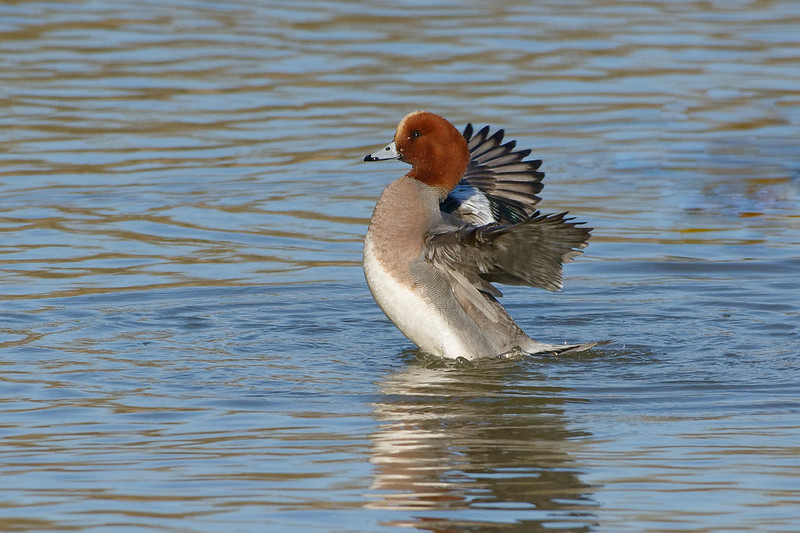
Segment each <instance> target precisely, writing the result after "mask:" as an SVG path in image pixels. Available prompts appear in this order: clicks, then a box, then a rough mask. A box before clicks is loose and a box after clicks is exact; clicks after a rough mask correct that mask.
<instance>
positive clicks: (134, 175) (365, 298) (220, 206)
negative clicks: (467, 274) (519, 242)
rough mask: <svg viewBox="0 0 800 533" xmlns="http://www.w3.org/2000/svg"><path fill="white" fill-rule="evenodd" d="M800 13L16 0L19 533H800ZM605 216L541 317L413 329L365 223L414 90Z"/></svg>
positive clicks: (680, 5) (12, 370)
mask: <svg viewBox="0 0 800 533" xmlns="http://www.w3.org/2000/svg"><path fill="white" fill-rule="evenodd" d="M798 25H800V7H799V6H797V5H795V3H794V2H790V1H775V2H760V3H751V2H725V3H722V2H706V3H696V2H657V1H655V2H646V3H640V4H631V3H624V2H604V3H596V2H581V1H578V2H572V3H563V2H537V3H536V5H529V3H526V2H515V1H509V2H502V3H485V2H484V3H480V2H466V3H456V2H450V3H446V2H442V3H438V4H436V5H428V3H424V2H399V3H398V2H391V3H389V2H324V1H320V2H295V3H292V4H291V5H290V4H286V3H273V2H264V3H262V2H253V1H250V0H241V1H237V2H227V3H224V4H222V3H214V2H200V1H198V2H174V3H163V2H161V3H156V2H136V3H131V2H116V3H113V4H108V3H102V2H90V1H89V2H79V1H75V2H61V3H49V2H36V1H34V2H23V3H16V4H8V5H3V6H0V106H2V109H3V110H4V112H2V113H0V365H2V372H0V502H1V503H0V529H8V530H32V531H33V530H35V531H42V530H67V529H69V530H103V531H105V530H117V529H120V530H164V531H167V530H168V531H219V530H225V531H231V530H233V531H252V530H270V531H272V530H274V531H336V532H344V531H347V532H356V531H358V532H361V531H363V532H374V531H394V530H401V529H403V530H414V529H416V530H422V531H540V530H547V531H550V530H562V531H585V532H590V531H591V532H594V531H598V532H620V531H636V532H639V531H758V532H762V531H786V532H789V531H795V530H796V529H797V523H798V516H800V481H799V480H800V444H798V443H800V362H799V360H800V357H799V356H800V350H798V340H799V339H800V303H799V302H800V253H798V250H800V248H799V247H798V245H800V215H799V214H798V213H800V159H798V154H799V153H800V140H799V139H800V92H798V90H797V87H798V86H800V74H799V73H800V46H798V45H800V37H798V35H799V34H798V33H797V32H796V28H797V27H798ZM418 108H425V109H430V110H433V111H436V112H438V113H440V114H443V115H444V116H446V117H448V118H449V119H450V120H451V121H452V122H453V123H454V124H456V125H457V126H458V127H462V126H463V125H464V124H466V123H467V122H472V123H473V124H476V125H483V124H487V123H488V124H491V125H492V126H494V127H498V128H499V127H502V128H505V130H506V132H507V137H508V138H510V139H516V140H517V141H518V145H519V146H520V147H523V148H526V147H530V148H532V149H533V150H534V155H535V156H536V157H540V158H542V159H543V160H544V166H543V170H544V171H545V172H546V173H547V177H546V178H545V183H546V187H545V189H544V191H543V201H542V203H541V204H540V206H541V208H542V209H543V210H545V211H547V212H560V211H563V210H570V211H571V212H572V213H573V214H575V215H576V216H577V217H579V219H581V220H585V221H587V222H588V224H589V225H590V226H592V227H594V228H595V230H594V235H593V238H592V241H591V244H590V246H589V247H588V248H587V249H586V251H585V253H584V255H582V256H581V257H580V258H579V259H578V260H577V261H576V262H575V263H571V264H569V265H567V267H566V269H565V289H564V290H563V291H562V292H561V293H557V294H552V293H547V292H545V291H538V290H533V289H527V288H520V287H504V288H503V291H504V293H505V297H504V298H503V303H504V305H506V307H507V308H508V309H509V311H510V313H511V314H512V315H513V316H514V317H515V318H516V319H517V320H518V322H519V323H520V324H521V325H522V326H523V327H524V328H525V329H526V331H528V332H529V333H530V334H531V335H532V336H534V337H535V338H536V339H539V340H542V341H546V342H556V343H558V342H583V341H599V340H610V343H609V344H607V345H605V346H603V347H601V348H598V349H595V350H593V351H591V352H589V353H584V354H573V355H568V356H561V357H531V358H521V359H511V360H500V361H479V362H475V363H464V362H447V361H442V360H438V359H435V358H432V357H430V356H428V355H425V354H423V353H420V352H418V351H416V350H414V348H413V346H412V345H411V344H410V343H409V342H408V341H407V340H406V339H405V338H404V337H403V336H402V335H401V334H400V333H399V331H398V330H397V329H396V328H395V327H394V326H393V325H392V324H391V323H390V322H388V321H387V320H386V319H385V318H384V316H383V315H382V313H381V312H380V310H379V309H378V308H377V306H376V305H375V303H374V302H373V300H372V298H371V296H370V295H369V292H368V290H367V287H366V284H365V282H364V280H363V274H362V271H361V246H362V239H363V235H364V232H365V231H366V225H367V223H368V220H369V216H370V214H371V210H372V207H373V205H374V202H375V200H376V198H377V196H378V194H380V191H381V190H382V189H383V187H385V186H386V185H387V184H388V183H389V182H390V181H391V180H392V179H395V178H396V177H399V176H400V175H402V173H403V172H405V170H406V168H407V167H405V166H404V165H403V164H402V163H399V162H388V163H384V164H366V163H363V162H362V158H363V156H364V154H366V153H369V152H371V151H373V150H374V149H376V148H377V147H380V146H383V145H384V144H385V143H386V142H388V141H389V140H390V139H391V136H392V134H393V131H394V128H395V125H396V123H397V122H398V120H399V119H400V118H402V116H404V115H405V114H406V113H407V112H408V111H410V110H413V109H418Z"/></svg>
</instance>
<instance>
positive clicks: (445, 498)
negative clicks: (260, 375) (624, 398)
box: [368, 350, 595, 531]
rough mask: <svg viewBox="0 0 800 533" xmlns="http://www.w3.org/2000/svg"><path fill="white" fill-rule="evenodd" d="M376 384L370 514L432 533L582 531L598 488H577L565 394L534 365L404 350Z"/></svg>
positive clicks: (575, 442) (575, 440) (574, 435)
mask: <svg viewBox="0 0 800 533" xmlns="http://www.w3.org/2000/svg"><path fill="white" fill-rule="evenodd" d="M403 355H404V356H405V358H406V359H407V364H406V366H405V367H404V368H403V369H402V370H400V371H398V372H395V373H393V374H390V375H388V376H386V377H385V378H384V379H383V380H381V381H380V383H379V389H380V397H379V401H378V402H376V403H375V406H374V407H375V417H376V418H377V419H378V420H379V422H380V427H379V429H378V430H377V431H376V432H375V433H373V434H372V435H371V440H372V447H371V458H370V461H371V462H372V464H373V465H374V478H373V482H372V486H371V489H372V490H371V494H370V495H371V496H372V498H373V501H372V502H371V503H369V504H368V507H370V508H372V509H382V510H397V511H405V513H403V518H402V519H400V520H393V521H390V522H388V523H386V524H385V525H390V526H406V527H409V526H411V527H416V528H418V529H421V530H430V531H465V530H466V531H472V530H482V531H483V530H503V531H533V530H539V529H540V528H541V529H546V528H549V527H553V526H554V525H555V524H560V525H561V527H563V526H564V525H565V524H566V525H569V527H570V530H572V531H588V530H589V529H590V528H591V527H592V524H593V522H594V519H593V515H592V507H593V506H594V505H595V504H594V502H593V499H592V495H593V492H594V490H595V489H594V487H592V486H590V485H587V484H586V483H584V482H582V481H581V479H580V476H581V468H580V465H579V464H577V463H576V461H575V460H574V458H573V453H572V452H573V450H574V449H576V448H577V447H580V446H581V443H580V438H581V437H585V436H586V435H585V434H582V433H580V432H576V431H572V430H570V429H569V428H568V424H567V421H566V420H565V418H564V413H563V408H562V404H563V402H564V399H563V396H564V394H563V392H564V390H563V388H561V387H558V386H554V385H552V384H548V382H547V381H546V380H545V378H544V376H542V375H541V374H540V373H538V372H537V371H536V370H535V364H536V363H534V362H531V361H529V360H528V361H525V360H520V359H509V360H492V361H480V362H477V363H470V362H446V361H442V360H440V359H433V358H429V357H428V356H426V355H424V354H422V353H420V352H418V351H417V350H406V351H404V352H403Z"/></svg>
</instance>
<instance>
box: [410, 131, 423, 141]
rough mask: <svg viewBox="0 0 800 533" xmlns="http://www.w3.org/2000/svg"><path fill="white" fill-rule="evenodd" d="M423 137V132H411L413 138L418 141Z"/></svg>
mask: <svg viewBox="0 0 800 533" xmlns="http://www.w3.org/2000/svg"><path fill="white" fill-rule="evenodd" d="M420 136H422V132H421V131H419V130H412V131H411V138H412V139H416V138H417V137H420Z"/></svg>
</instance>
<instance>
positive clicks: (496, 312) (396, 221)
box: [364, 111, 594, 360]
mask: <svg viewBox="0 0 800 533" xmlns="http://www.w3.org/2000/svg"><path fill="white" fill-rule="evenodd" d="M515 146H516V143H515V142H514V141H510V142H506V143H505V144H503V130H499V131H497V132H495V133H494V134H493V135H489V127H488V126H486V127H484V128H483V129H481V130H480V131H478V132H477V133H474V131H473V128H472V125H471V124H468V125H467V127H466V129H465V130H464V133H463V135H462V134H461V133H459V132H458V130H456V128H455V127H453V125H452V124H451V123H450V122H448V121H447V120H446V119H444V118H443V117H441V116H439V115H436V114H434V113H431V112H428V111H415V112H413V113H410V114H408V115H407V116H406V117H405V118H403V120H401V121H400V124H399V125H398V126H397V131H396V132H395V134H394V140H393V141H392V142H391V143H389V145H387V146H386V147H385V148H383V149H381V150H379V151H377V152H375V153H373V154H370V155H368V156H366V157H365V158H364V161H382V160H387V159H399V160H400V161H404V162H406V163H408V164H410V165H411V167H412V168H411V171H410V172H409V173H408V174H406V175H405V176H403V177H402V178H399V179H397V180H395V181H394V182H392V183H391V184H390V185H389V186H388V187H386V189H385V190H384V191H383V193H382V194H381V196H380V198H379V199H378V203H377V204H376V205H375V211H374V212H373V214H372V219H371V220H370V224H369V229H368V230H367V236H366V239H365V242H364V273H365V275H366V278H367V285H369V289H370V292H372V296H373V297H374V298H375V301H376V302H377V303H378V305H379V306H380V308H381V309H382V310H383V312H384V313H385V314H386V316H387V317H389V319H390V320H391V321H392V322H394V323H395V325H397V327H398V328H399V329H400V331H402V332H403V334H404V335H405V336H406V337H408V338H409V339H410V340H411V341H412V342H413V343H414V344H416V345H417V346H419V348H421V349H422V350H424V351H425V352H429V353H431V354H434V355H438V356H441V357H447V358H458V357H463V358H466V359H470V360H471V359H476V358H479V357H487V356H497V355H502V354H508V353H512V352H515V351H518V350H522V351H523V352H526V353H542V352H562V351H565V350H582V349H587V348H590V347H592V346H594V344H571V345H553V344H545V343H541V342H537V341H535V340H533V339H532V338H530V337H529V336H528V335H526V334H525V332H524V331H522V329H521V328H520V327H519V326H518V325H517V323H516V322H514V320H513V319H512V318H511V316H509V314H508V313H507V312H506V310H505V309H504V308H503V306H502V305H500V303H498V301H497V299H496V298H498V297H500V296H502V293H501V292H500V291H499V290H498V289H497V288H496V287H495V286H494V285H492V282H496V283H505V284H509V285H528V286H531V287H541V288H543V289H547V290H551V291H556V290H559V289H560V288H561V285H562V281H561V274H562V263H567V262H570V261H571V260H572V259H573V258H574V257H575V256H576V255H578V254H579V253H581V250H582V249H583V248H585V247H586V245H587V243H588V240H589V234H590V231H591V228H586V227H583V226H581V224H582V223H579V222H571V220H573V219H572V218H566V217H565V215H566V213H559V214H556V215H542V214H540V213H539V211H538V210H537V209H536V208H535V206H536V204H537V203H538V202H539V200H540V198H539V197H538V196H536V194H537V193H539V192H540V191H541V190H542V186H543V185H542V178H544V174H543V173H542V172H539V170H538V169H539V166H540V165H541V163H542V162H541V160H531V161H523V159H524V158H525V157H527V156H528V155H529V154H530V152H531V151H530V150H518V151H515V150H514V147H515Z"/></svg>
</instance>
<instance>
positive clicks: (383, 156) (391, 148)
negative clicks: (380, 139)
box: [364, 141, 400, 161]
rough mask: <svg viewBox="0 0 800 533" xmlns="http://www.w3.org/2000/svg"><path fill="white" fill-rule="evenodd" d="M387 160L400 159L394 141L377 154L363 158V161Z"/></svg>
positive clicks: (373, 153)
mask: <svg viewBox="0 0 800 533" xmlns="http://www.w3.org/2000/svg"><path fill="white" fill-rule="evenodd" d="M387 159H400V154H398V153H397V147H396V146H395V144H394V141H392V142H390V143H389V144H387V145H386V147H384V148H381V149H380V150H378V151H377V152H372V153H371V154H369V155H367V156H364V161H386V160H387Z"/></svg>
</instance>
